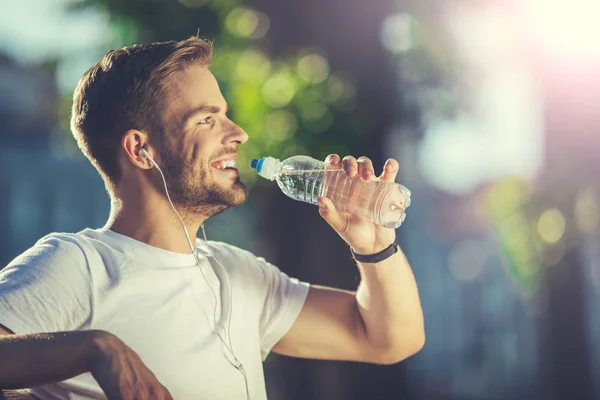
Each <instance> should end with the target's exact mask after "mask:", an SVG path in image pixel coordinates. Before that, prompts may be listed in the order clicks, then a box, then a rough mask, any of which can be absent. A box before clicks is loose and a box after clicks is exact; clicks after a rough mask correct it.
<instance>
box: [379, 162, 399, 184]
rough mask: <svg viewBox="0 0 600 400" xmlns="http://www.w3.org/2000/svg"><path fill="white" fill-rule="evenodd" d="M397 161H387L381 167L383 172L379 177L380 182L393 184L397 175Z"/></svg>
mask: <svg viewBox="0 0 600 400" xmlns="http://www.w3.org/2000/svg"><path fill="white" fill-rule="evenodd" d="M398 169H399V166H398V161H396V160H394V159H393V158H390V159H388V160H387V161H386V162H385V165H384V166H383V172H382V173H381V176H380V177H379V178H380V179H381V180H382V181H386V182H394V181H395V180H396V175H398Z"/></svg>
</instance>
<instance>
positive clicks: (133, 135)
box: [121, 129, 154, 169]
mask: <svg viewBox="0 0 600 400" xmlns="http://www.w3.org/2000/svg"><path fill="white" fill-rule="evenodd" d="M121 148H122V149H123V151H124V152H125V156H126V157H127V159H128V160H129V162H131V163H132V164H133V165H135V166H136V167H138V168H142V169H151V168H152V163H151V162H150V161H149V160H148V159H147V158H146V157H144V156H143V155H142V154H141V153H140V150H142V149H143V148H145V149H146V151H147V152H148V154H150V156H151V157H152V158H154V155H153V154H152V150H151V149H149V146H148V135H147V134H145V133H144V132H142V131H138V130H135V129H130V130H128V131H127V132H125V134H124V135H123V137H122V138H121Z"/></svg>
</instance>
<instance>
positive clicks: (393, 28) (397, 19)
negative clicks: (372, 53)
mask: <svg viewBox="0 0 600 400" xmlns="http://www.w3.org/2000/svg"><path fill="white" fill-rule="evenodd" d="M415 23H416V21H415V20H414V19H413V17H412V16H411V15H409V14H406V13H399V14H393V15H390V16H388V17H386V19H385V20H384V21H383V25H382V26H381V32H380V38H381V42H382V43H383V45H384V46H385V48H386V49H388V50H389V51H390V52H392V53H402V52H405V51H408V50H410V49H412V48H414V47H415V37H414V34H413V29H412V27H413V24H415Z"/></svg>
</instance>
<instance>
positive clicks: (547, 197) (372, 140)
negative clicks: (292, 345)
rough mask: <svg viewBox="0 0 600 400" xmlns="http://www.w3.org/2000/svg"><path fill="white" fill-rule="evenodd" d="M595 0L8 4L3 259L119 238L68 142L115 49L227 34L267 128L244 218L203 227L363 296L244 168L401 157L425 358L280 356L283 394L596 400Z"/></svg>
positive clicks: (312, 225) (599, 256)
mask: <svg viewBox="0 0 600 400" xmlns="http://www.w3.org/2000/svg"><path fill="white" fill-rule="evenodd" d="M599 14H600V2H598V1H597V0H570V1H566V0H514V1H510V0H502V1H501V0H497V1H495V0H486V1H477V0H446V1H443V0H412V1H409V0H377V1H372V2H365V1H359V0H327V1H321V0H304V1H281V0H0V167H1V168H2V173H1V174H0V223H1V225H2V226H3V227H4V234H2V236H1V237H0V265H6V264H7V263H8V262H9V261H10V260H11V259H12V258H13V257H15V256H16V255H18V254H19V253H21V252H22V251H24V250H25V249H27V248H28V247H30V246H32V245H33V244H34V243H35V242H36V241H37V240H38V239H39V238H40V237H41V236H43V235H45V234H47V233H49V232H52V231H67V232H76V231H79V230H82V229H84V228H85V227H93V228H98V227H101V226H102V225H104V222H105V220H106V217H107V212H108V209H109V201H108V196H107V195H106V193H105V190H104V186H103V184H102V182H101V180H100V178H99V176H98V175H97V173H96V172H95V170H94V169H93V168H92V167H91V166H90V164H89V163H88V161H87V160H85V159H84V158H83V157H82V155H81V154H80V152H79V150H78V149H77V147H76V145H75V142H74V140H73V138H72V137H71V135H70V132H69V128H68V118H69V112H70V106H71V98H72V92H73V89H74V88H75V85H76V84H77V81H78V79H79V78H80V76H81V75H82V74H83V72H84V71H85V70H87V69H88V68H89V67H90V66H91V65H92V64H94V63H95V62H97V61H98V60H99V59H100V58H101V57H102V55H103V54H104V53H105V52H106V51H108V50H109V49H113V48H119V47H123V46H126V45H131V44H134V43H148V42H152V41H162V40H180V39H185V38H187V37H189V36H192V35H196V34H199V35H200V36H202V37H204V38H209V39H211V40H213V41H214V45H215V50H216V54H215V59H214V62H213V66H212V71H213V73H214V74H215V75H216V76H217V78H218V79H219V81H220V84H221V87H222V89H223V91H224V94H225V97H226V98H227V100H228V101H229V104H230V107H231V114H232V116H233V119H234V120H235V121H236V122H237V123H238V124H240V125H241V126H243V127H244V128H245V130H246V131H247V132H248V133H249V134H250V141H249V142H248V143H247V144H246V145H244V146H243V148H242V160H241V162H240V163H239V164H240V165H241V166H240V169H241V173H242V178H243V180H244V181H245V182H246V183H247V184H248V186H249V187H250V190H251V195H250V200H249V202H248V203H247V204H245V205H243V206H241V207H238V208H235V209H231V210H228V211H226V212H225V213H223V214H221V215H219V216H217V217H215V218H213V219H211V220H210V221H209V223H208V224H207V231H208V235H209V238H210V239H213V240H223V241H227V242H229V243H232V244H234V245H238V246H240V247H243V248H246V249H249V250H251V251H253V252H254V253H255V254H257V255H260V256H264V257H266V258H267V259H268V260H270V261H272V262H274V263H275V264H277V265H279V266H280V267H281V269H282V270H283V271H285V272H287V273H288V274H290V275H292V276H295V277H298V278H300V279H302V280H305V281H309V282H312V283H316V284H325V285H334V286H338V287H343V288H347V289H355V288H356V286H357V283H358V273H357V270H356V268H355V266H354V264H353V262H352V260H351V258H350V254H349V251H348V249H347V246H346V245H345V244H344V243H343V242H342V241H341V240H340V239H339V238H338V237H337V235H336V234H335V233H334V232H333V231H332V230H331V229H330V228H329V227H328V226H327V224H326V223H325V222H324V221H322V220H321V218H320V217H319V215H318V211H317V208H316V207H313V206H309V205H307V204H304V203H299V202H295V201H292V200H291V199H288V198H287V197H285V196H284V195H283V194H282V193H281V192H280V191H279V189H278V188H277V187H276V185H274V184H273V183H270V182H267V181H264V180H262V181H259V180H258V179H257V178H256V174H255V172H254V171H253V170H251V169H250V167H249V160H251V159H252V158H257V157H260V156H263V155H271V156H274V157H277V158H281V159H283V158H286V157H289V156H292V155H296V154H306V155H311V156H313V157H316V158H321V159H323V158H325V156H326V155H327V154H329V153H338V154H340V155H342V156H343V155H346V154H353V155H356V156H359V155H367V156H369V157H371V158H372V159H373V161H374V164H375V167H376V169H377V170H378V171H379V170H380V169H381V167H382V166H383V162H384V161H385V160H386V158H387V157H394V158H396V159H398V160H399V162H400V165H401V169H400V174H399V176H398V182H400V183H403V184H404V185H406V186H407V187H409V188H410V189H411V191H412V196H413V203H412V204H413V205H412V206H411V207H410V209H409V210H408V218H407V219H406V222H405V223H404V224H403V226H402V227H401V228H400V229H398V231H397V234H398V240H399V242H400V243H401V245H402V246H403V248H404V251H405V252H406V253H407V256H408V257H409V260H410V261H411V263H412V266H413V269H414V272H415V275H416V278H417V282H418V284H419V287H420V293H421V297H422V302H423V308H424V312H425V321H426V332H427V344H426V346H425V348H424V349H423V350H422V351H421V352H420V353H419V354H418V355H416V356H414V357H412V358H411V359H409V360H407V361H405V362H403V363H400V364H398V365H394V366H375V365H365V364H358V363H344V362H327V361H313V360H298V359H291V358H286V357H282V356H278V355H275V354H272V355H270V356H269V358H268V359H267V361H266V362H265V370H266V379H267V388H268V393H269V398H270V399H273V400H277V399H292V400H294V399H414V400H417V399H418V400H430V399H431V400H437V399H456V400H463V399H464V400H468V399H482V400H487V399H490V400H491V399H557V400H558V399H561V400H562V399H600V383H599V382H600V381H599V380H598V379H597V378H598V377H600V248H599V244H600V242H599V234H598V228H599V222H600V192H599V189H600V188H599V186H600V178H599V176H600V161H599V156H598V154H600V133H599V132H598V131H599V129H600V112H599V110H600V40H598V38H600V24H599V23H598V22H597V16H598V15H599Z"/></svg>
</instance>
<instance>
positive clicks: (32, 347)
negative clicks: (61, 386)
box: [0, 327, 98, 389]
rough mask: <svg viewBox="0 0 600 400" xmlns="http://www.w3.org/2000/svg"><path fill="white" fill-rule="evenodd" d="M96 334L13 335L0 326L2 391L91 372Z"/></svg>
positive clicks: (0, 381) (94, 332)
mask: <svg viewBox="0 0 600 400" xmlns="http://www.w3.org/2000/svg"><path fill="white" fill-rule="evenodd" d="M97 334H98V333H97V332H96V331H82V332H61V333H45V334H33V335H12V334H10V333H9V332H8V331H7V330H5V329H2V328H1V327H0V354H1V355H2V357H0V388H2V389H20V388H25V387H32V386H38V385H43V384H46V383H52V382H59V381H62V380H65V379H68V378H72V377H74V376H76V375H79V374H82V373H84V372H88V371H90V369H91V367H92V363H93V359H94V357H95V354H94V352H95V348H94V344H93V343H94V340H95V337H96V336H97ZM67 354H68V357H67V356H65V355H67Z"/></svg>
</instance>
